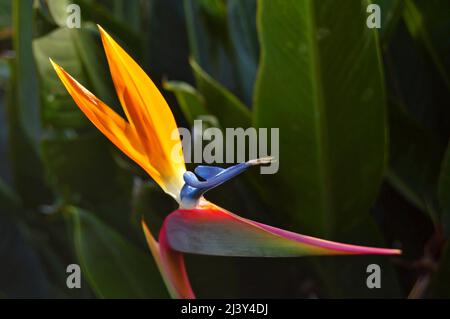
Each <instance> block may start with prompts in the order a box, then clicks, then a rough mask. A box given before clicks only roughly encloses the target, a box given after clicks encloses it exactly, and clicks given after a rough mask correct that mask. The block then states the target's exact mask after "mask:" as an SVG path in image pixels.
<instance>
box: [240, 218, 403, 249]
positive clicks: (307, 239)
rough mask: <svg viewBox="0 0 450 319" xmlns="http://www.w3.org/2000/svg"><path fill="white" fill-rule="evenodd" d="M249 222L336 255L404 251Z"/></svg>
mask: <svg viewBox="0 0 450 319" xmlns="http://www.w3.org/2000/svg"><path fill="white" fill-rule="evenodd" d="M247 221H248V222H250V223H252V224H254V225H257V226H259V227H261V228H262V229H264V230H266V231H269V232H271V233H272V234H275V235H278V236H281V237H283V238H286V239H290V240H294V241H297V242H300V243H303V244H307V245H311V246H316V247H321V248H325V249H329V250H333V251H335V252H336V253H338V252H342V254H345V255H400V254H401V253H402V251H401V250H400V249H391V248H377V247H368V246H359V245H352V244H343V243H337V242H333V241H330V240H325V239H320V238H316V237H311V236H306V235H300V234H297V233H294V232H290V231H288V230H283V229H280V228H276V227H273V226H269V225H265V224H261V223H258V222H255V221H252V220H248V219H247Z"/></svg>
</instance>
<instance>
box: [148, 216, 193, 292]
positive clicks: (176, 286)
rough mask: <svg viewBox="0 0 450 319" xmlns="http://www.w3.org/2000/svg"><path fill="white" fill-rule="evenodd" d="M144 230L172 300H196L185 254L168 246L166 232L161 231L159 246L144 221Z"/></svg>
mask: <svg viewBox="0 0 450 319" xmlns="http://www.w3.org/2000/svg"><path fill="white" fill-rule="evenodd" d="M142 229H143V230H144V234H145V238H146V239H147V244H148V246H149V248H150V251H151V252H152V254H153V258H155V261H156V264H157V265H158V268H159V271H160V272H161V275H162V277H163V279H164V282H165V283H166V287H167V289H168V290H169V293H170V295H171V296H172V298H178V299H194V298H195V295H194V292H193V291H192V288H191V284H190V283H189V278H188V276H187V273H186V267H185V265H184V258H183V254H181V253H179V252H177V251H175V250H173V249H171V248H170V247H169V246H168V244H167V237H166V233H165V231H164V230H161V233H160V236H159V237H160V238H159V240H160V243H159V244H158V242H157V241H156V240H155V238H153V235H152V234H151V232H150V230H149V229H148V227H147V225H146V224H145V222H144V221H143V220H142Z"/></svg>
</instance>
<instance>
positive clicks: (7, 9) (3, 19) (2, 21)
mask: <svg viewBox="0 0 450 319" xmlns="http://www.w3.org/2000/svg"><path fill="white" fill-rule="evenodd" d="M11 2H12V1H11V0H7V1H2V2H1V3H0V31H2V30H3V29H4V28H6V27H10V26H11Z"/></svg>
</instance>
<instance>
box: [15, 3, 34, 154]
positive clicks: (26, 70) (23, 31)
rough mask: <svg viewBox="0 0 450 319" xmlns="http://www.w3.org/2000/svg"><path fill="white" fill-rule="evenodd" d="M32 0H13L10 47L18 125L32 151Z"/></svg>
mask: <svg viewBox="0 0 450 319" xmlns="http://www.w3.org/2000/svg"><path fill="white" fill-rule="evenodd" d="M32 5H33V1H32V0H25V1H13V7H12V8H13V23H14V30H15V36H14V38H13V39H14V40H13V47H14V51H15V54H16V59H15V62H16V66H15V73H16V77H15V84H16V88H15V89H16V95H17V96H16V98H17V105H16V107H17V108H18V111H17V112H18V116H19V121H20V125H21V128H22V129H23V132H24V134H25V136H26V138H27V139H28V140H30V143H31V145H32V146H33V147H34V151H37V142H38V141H37V140H38V137H39V132H40V121H39V100H38V88H37V80H36V71H35V65H34V59H33V54H32V48H31V43H32V41H31V40H32V35H33V28H32V21H33V19H32V13H33V7H32Z"/></svg>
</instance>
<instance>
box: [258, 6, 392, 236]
mask: <svg viewBox="0 0 450 319" xmlns="http://www.w3.org/2000/svg"><path fill="white" fill-rule="evenodd" d="M259 5H260V7H259V16H258V29H259V36H260V43H261V51H262V52H261V56H262V60H261V62H260V68H259V71H258V77H257V84H256V90H255V105H254V121H255V124H256V126H257V127H269V128H271V127H279V128H280V141H279V145H280V155H279V160H280V170H279V171H278V173H277V174H274V175H272V176H267V178H265V179H264V180H265V181H267V184H266V186H267V187H270V188H271V189H272V190H274V191H273V192H272V196H270V198H269V200H270V201H271V202H272V206H273V208H274V209H275V208H276V214H278V215H282V216H283V217H284V218H286V219H287V220H289V221H291V222H292V223H294V224H293V225H294V227H295V229H297V230H303V231H305V232H306V233H308V234H311V235H324V234H328V235H332V234H339V233H340V232H342V231H343V230H344V229H345V228H346V227H349V225H351V224H352V223H353V222H354V221H355V220H357V219H358V218H361V216H364V214H367V212H368V210H369V208H370V206H371V205H372V203H373V201H374V199H375V196H376V194H377V191H378V188H379V185H380V182H381V177H382V175H383V170H384V167H385V159H386V145H387V144H386V114H385V95H384V87H383V80H382V68H381V63H380V56H379V52H378V40H377V33H376V32H375V31H374V30H371V29H368V28H367V27H366V17H367V14H366V8H367V5H368V1H345V2H344V1H336V0H325V1H310V0H302V1H285V0H283V1H281V0H278V1H276V0H275V1H273V0H269V1H268V0H261V1H260V2H259ZM338 13H339V14H338ZM332 238H333V237H332Z"/></svg>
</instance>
